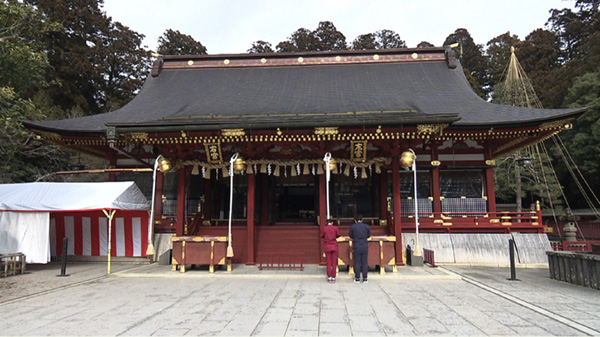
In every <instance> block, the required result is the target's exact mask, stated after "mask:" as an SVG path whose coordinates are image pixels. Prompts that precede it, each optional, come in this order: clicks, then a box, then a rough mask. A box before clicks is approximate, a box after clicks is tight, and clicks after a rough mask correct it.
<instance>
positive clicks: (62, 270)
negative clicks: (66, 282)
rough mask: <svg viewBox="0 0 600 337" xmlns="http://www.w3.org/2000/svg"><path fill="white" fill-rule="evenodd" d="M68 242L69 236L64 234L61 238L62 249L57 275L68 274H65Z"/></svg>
mask: <svg viewBox="0 0 600 337" xmlns="http://www.w3.org/2000/svg"><path fill="white" fill-rule="evenodd" d="M68 243H69V238H68V237H66V236H65V237H64V238H63V250H62V259H61V266H60V275H58V276H69V275H67V274H66V272H67V248H68Z"/></svg>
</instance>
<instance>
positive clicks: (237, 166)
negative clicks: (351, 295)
mask: <svg viewBox="0 0 600 337" xmlns="http://www.w3.org/2000/svg"><path fill="white" fill-rule="evenodd" d="M233 170H234V171H235V172H241V171H245V170H246V161H245V160H244V158H242V157H241V156H240V157H237V159H236V160H234V161H233Z"/></svg>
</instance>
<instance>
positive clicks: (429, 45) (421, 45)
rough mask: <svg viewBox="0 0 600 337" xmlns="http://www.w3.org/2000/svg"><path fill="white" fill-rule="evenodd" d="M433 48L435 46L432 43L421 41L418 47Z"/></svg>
mask: <svg viewBox="0 0 600 337" xmlns="http://www.w3.org/2000/svg"><path fill="white" fill-rule="evenodd" d="M431 47H435V46H434V45H433V44H432V43H429V42H427V41H421V42H419V44H418V45H417V48H431Z"/></svg>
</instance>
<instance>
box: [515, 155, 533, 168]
mask: <svg viewBox="0 0 600 337" xmlns="http://www.w3.org/2000/svg"><path fill="white" fill-rule="evenodd" d="M516 161H517V165H519V166H520V167H529V166H531V158H529V157H519V158H517V160H516Z"/></svg>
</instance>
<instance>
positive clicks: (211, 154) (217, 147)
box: [204, 143, 223, 164]
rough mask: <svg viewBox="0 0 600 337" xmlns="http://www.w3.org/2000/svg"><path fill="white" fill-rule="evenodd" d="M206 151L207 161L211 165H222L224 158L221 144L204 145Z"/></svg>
mask: <svg viewBox="0 0 600 337" xmlns="http://www.w3.org/2000/svg"><path fill="white" fill-rule="evenodd" d="M204 147H205V149H206V159H207V160H208V162H209V163H213V164H214V163H219V164H220V163H222V162H223V156H222V155H221V144H220V143H211V144H204Z"/></svg>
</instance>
